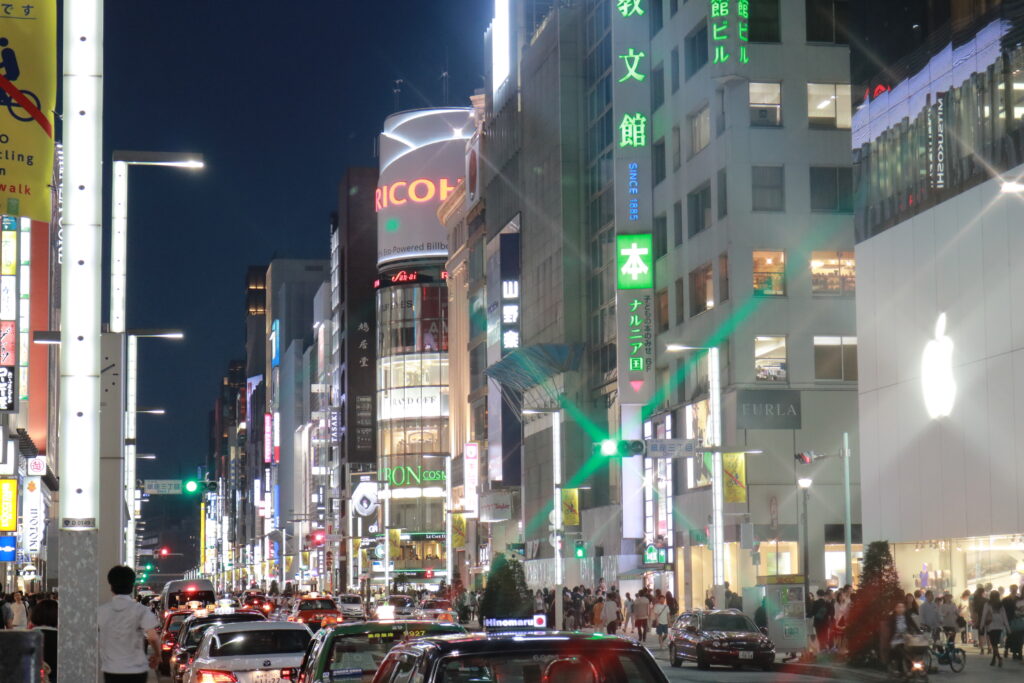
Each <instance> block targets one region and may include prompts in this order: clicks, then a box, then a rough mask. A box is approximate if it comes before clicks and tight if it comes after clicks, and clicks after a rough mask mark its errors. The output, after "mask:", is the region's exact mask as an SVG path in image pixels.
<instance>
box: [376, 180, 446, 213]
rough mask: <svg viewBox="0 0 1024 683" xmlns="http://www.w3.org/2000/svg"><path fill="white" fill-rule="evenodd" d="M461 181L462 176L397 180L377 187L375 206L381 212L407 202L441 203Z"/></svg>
mask: <svg viewBox="0 0 1024 683" xmlns="http://www.w3.org/2000/svg"><path fill="white" fill-rule="evenodd" d="M461 182H462V178H456V179H454V180H452V179H451V178H441V179H440V180H436V181H435V180H431V179H429V178H417V179H416V180H410V181H405V180H396V181H395V182H393V183H391V184H390V185H381V186H379V187H378V188H377V191H376V194H375V195H374V206H375V208H376V210H377V211H378V212H379V211H382V210H384V209H386V208H388V207H389V206H401V205H402V204H405V203H406V202H413V203H415V204H427V203H430V202H434V203H438V204H440V203H441V202H443V201H445V200H446V199H448V197H450V196H451V194H452V192H454V191H455V188H457V187H458V186H459V183H461Z"/></svg>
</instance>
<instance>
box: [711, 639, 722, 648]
mask: <svg viewBox="0 0 1024 683" xmlns="http://www.w3.org/2000/svg"><path fill="white" fill-rule="evenodd" d="M711 646H712V647H722V641H720V640H713V641H711Z"/></svg>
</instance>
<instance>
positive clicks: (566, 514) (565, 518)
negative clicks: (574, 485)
mask: <svg viewBox="0 0 1024 683" xmlns="http://www.w3.org/2000/svg"><path fill="white" fill-rule="evenodd" d="M579 525H580V490H579V489H562V526H563V527H566V526H579Z"/></svg>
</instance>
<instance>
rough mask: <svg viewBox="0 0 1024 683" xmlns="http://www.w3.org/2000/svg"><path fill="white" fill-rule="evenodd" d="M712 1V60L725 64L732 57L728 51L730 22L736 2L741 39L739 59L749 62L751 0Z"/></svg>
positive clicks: (738, 35) (742, 62)
mask: <svg viewBox="0 0 1024 683" xmlns="http://www.w3.org/2000/svg"><path fill="white" fill-rule="evenodd" d="M710 1H711V24H710V25H711V40H712V42H713V44H714V49H715V54H714V58H713V59H712V62H713V63H715V64H725V63H726V62H728V61H729V60H730V59H731V58H732V54H730V53H729V52H727V51H726V45H727V43H728V41H729V38H730V22H731V21H732V17H733V12H732V4H733V3H734V2H735V4H736V25H735V27H736V37H737V38H739V40H740V43H741V44H740V45H739V55H738V60H739V62H740V64H749V63H750V57H749V56H748V55H747V45H746V44H747V43H748V42H750V0H710Z"/></svg>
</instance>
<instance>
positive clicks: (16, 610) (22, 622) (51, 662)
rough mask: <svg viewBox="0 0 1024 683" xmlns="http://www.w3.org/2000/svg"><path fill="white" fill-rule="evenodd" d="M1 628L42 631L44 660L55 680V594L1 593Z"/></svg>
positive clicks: (14, 591)
mask: <svg viewBox="0 0 1024 683" xmlns="http://www.w3.org/2000/svg"><path fill="white" fill-rule="evenodd" d="M0 629H12V630H17V629H32V630H37V631H39V632H41V633H42V634H43V661H45V662H46V665H47V668H48V671H49V676H50V680H51V681H56V680H57V594H56V593H32V594H30V595H25V594H24V593H23V592H22V591H20V590H13V591H10V592H6V591H3V592H0Z"/></svg>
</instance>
